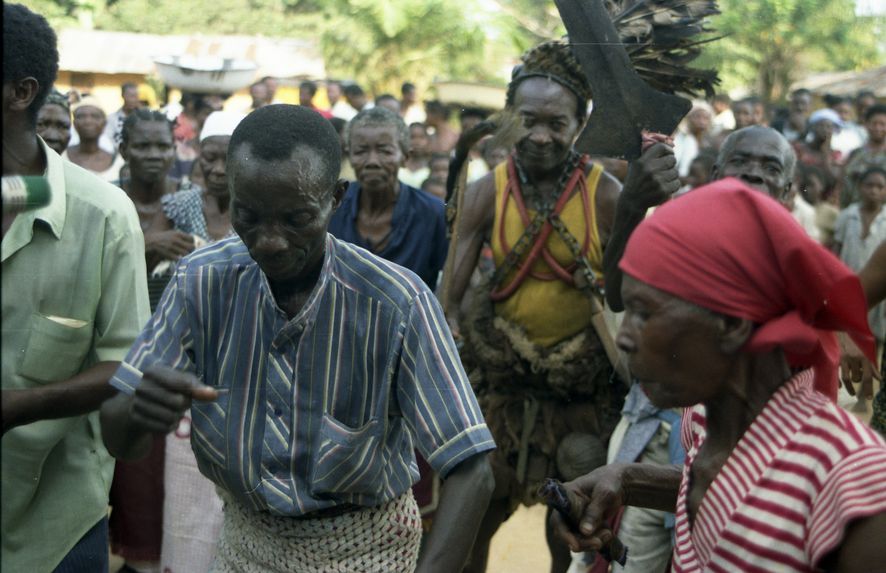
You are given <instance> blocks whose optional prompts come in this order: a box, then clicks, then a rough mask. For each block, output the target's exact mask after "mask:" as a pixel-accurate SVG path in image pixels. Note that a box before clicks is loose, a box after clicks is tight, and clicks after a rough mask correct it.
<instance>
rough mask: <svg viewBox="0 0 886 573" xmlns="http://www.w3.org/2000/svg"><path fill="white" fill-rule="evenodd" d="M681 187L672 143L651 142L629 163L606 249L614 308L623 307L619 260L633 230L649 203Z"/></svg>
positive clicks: (652, 204)
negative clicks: (650, 144)
mask: <svg viewBox="0 0 886 573" xmlns="http://www.w3.org/2000/svg"><path fill="white" fill-rule="evenodd" d="M678 189H680V176H679V174H678V173H677V159H676V158H675V157H674V150H673V148H671V147H670V146H668V145H666V144H664V143H657V144H655V145H652V146H651V147H649V148H648V149H647V150H646V151H644V152H643V155H641V156H640V158H639V159H637V160H636V161H634V162H633V163H631V164H630V167H629V168H628V176H627V178H626V179H625V184H624V188H623V189H622V191H621V194H620V196H619V198H618V202H617V204H616V206H615V213H614V216H613V223H612V232H611V233H610V234H609V240H608V241H607V242H606V243H605V244H604V250H603V272H604V274H605V277H606V302H608V303H609V307H610V308H611V309H612V310H613V311H615V312H620V311H622V310H624V304H622V301H621V278H622V275H621V270H620V269H619V268H618V263H619V261H620V260H621V256H622V254H623V253H624V250H625V247H626V246H627V244H628V239H630V238H631V233H633V232H634V229H636V228H637V225H639V224H640V222H641V221H642V220H643V218H644V217H645V216H646V211H647V210H648V209H649V208H650V207H655V206H656V205H661V204H662V203H664V202H665V201H667V200H668V199H669V198H670V197H671V195H673V194H674V193H675V192H676V191H677V190H678ZM601 236H602V234H601Z"/></svg>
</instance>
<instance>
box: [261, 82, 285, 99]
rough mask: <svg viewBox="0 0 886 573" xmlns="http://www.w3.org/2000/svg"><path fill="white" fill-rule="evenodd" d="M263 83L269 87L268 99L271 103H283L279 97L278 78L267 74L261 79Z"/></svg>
mask: <svg viewBox="0 0 886 573" xmlns="http://www.w3.org/2000/svg"><path fill="white" fill-rule="evenodd" d="M259 81H260V82H261V83H263V84H265V87H266V88H268V101H269V102H271V103H282V102H281V101H280V100H278V99H277V88H278V87H279V86H280V84H279V83H278V82H277V78H273V77H271V76H265V77H263V78H262V79H261V80H259Z"/></svg>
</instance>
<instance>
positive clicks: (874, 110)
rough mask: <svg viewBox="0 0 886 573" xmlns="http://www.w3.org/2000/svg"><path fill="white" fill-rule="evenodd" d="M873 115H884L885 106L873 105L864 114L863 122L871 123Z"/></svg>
mask: <svg viewBox="0 0 886 573" xmlns="http://www.w3.org/2000/svg"><path fill="white" fill-rule="evenodd" d="M875 115H886V105H883V104H882V103H878V104H874V105H872V106H871V107H869V108H868V110H867V111H866V112H864V120H865V121H871V120H872V119H873V118H874V116H875Z"/></svg>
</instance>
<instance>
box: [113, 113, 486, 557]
mask: <svg viewBox="0 0 886 573" xmlns="http://www.w3.org/2000/svg"><path fill="white" fill-rule="evenodd" d="M228 153H229V159H228V180H229V185H230V186H231V193H232V201H231V213H232V224H233V226H234V229H235V230H236V231H237V234H238V235H239V236H238V237H233V238H230V239H226V240H223V241H219V242H217V243H215V244H214V245H212V246H210V247H207V248H205V249H201V250H199V251H196V252H195V253H193V254H192V255H190V256H188V257H186V258H185V259H183V260H182V262H181V264H180V266H179V268H178V270H177V272H176V276H175V277H174V278H173V280H172V282H171V283H170V285H169V287H168V288H167V290H166V292H165V293H164V295H163V298H162V299H161V302H160V305H159V306H158V308H157V311H156V313H155V314H154V316H153V318H152V319H151V320H150V321H149V323H148V325H147V326H146V327H145V330H144V331H143V332H142V334H141V335H140V337H139V339H138V340H137V341H136V343H135V345H134V346H133V347H132V349H131V350H130V353H129V355H128V356H127V357H126V359H125V361H124V362H123V364H122V366H121V367H120V369H119V370H118V371H117V373H116V375H115V376H114V378H113V379H112V381H111V383H112V384H113V385H114V386H115V387H116V388H117V389H118V390H120V394H118V395H117V396H116V397H115V398H113V399H111V400H109V401H108V402H107V403H106V404H105V406H104V407H103V410H102V420H103V427H102V431H103V437H104V439H105V443H106V444H107V446H108V449H109V451H111V452H112V453H113V454H114V455H115V456H117V457H119V458H125V459H132V458H136V457H138V456H140V455H143V454H144V453H146V451H147V447H148V445H149V440H150V437H151V434H152V433H165V432H169V431H170V430H172V429H173V428H175V426H176V425H177V424H178V420H179V419H180V417H181V414H182V413H183V412H184V411H185V410H186V409H187V408H188V407H190V408H191V416H192V420H193V422H192V423H193V426H192V445H193V447H194V452H195V454H196V456H197V461H198V464H199V466H200V469H201V471H202V472H203V473H204V474H205V475H206V476H208V477H209V478H210V479H212V480H213V481H214V482H215V483H216V484H217V486H218V488H219V493H220V494H221V495H222V496H223V498H224V499H225V501H226V505H225V524H224V527H223V530H222V534H221V538H220V540H219V552H218V555H217V557H216V562H215V569H216V570H218V571H228V570H241V571H331V570H335V571H339V570H341V571H352V570H384V571H412V570H414V569H415V566H416V558H417V553H418V544H419V540H420V537H421V529H420V528H421V525H420V520H419V517H418V510H417V507H416V506H415V501H414V499H413V498H412V494H411V491H410V487H411V485H412V484H413V483H414V482H415V480H416V479H417V478H418V468H417V467H416V463H415V458H414V454H413V451H412V449H413V445H415V446H416V447H417V448H418V450H419V451H420V452H421V453H422V454H423V455H424V456H425V457H426V459H427V460H428V462H429V463H430V464H431V466H432V467H433V468H434V470H435V471H437V472H438V473H439V474H440V475H441V476H442V477H444V478H445V482H444V486H443V489H442V493H441V501H440V509H439V511H438V514H437V518H436V524H435V528H434V531H433V533H432V534H431V536H430V537H429V539H428V540H427V546H426V548H425V551H423V553H422V561H421V563H419V564H418V565H419V569H420V570H421V571H445V572H452V571H459V570H460V569H461V567H462V566H463V564H464V561H465V559H466V557H467V555H468V552H469V550H470V547H471V544H472V542H473V539H474V536H475V534H476V530H477V528H478V526H479V524H480V519H481V518H482V515H483V513H484V511H485V508H486V505H487V503H488V500H489V496H490V495H491V490H492V485H493V480H492V474H491V470H490V468H489V465H488V462H487V461H486V456H485V453H486V452H488V451H489V450H491V449H492V448H494V447H495V446H494V443H493V441H492V437H491V435H490V433H489V431H488V430H487V428H486V424H485V422H484V420H483V416H482V414H481V412H480V409H479V407H478V405H477V401H476V398H475V397H474V394H473V392H472V390H471V387H470V385H469V383H468V381H467V376H466V375H465V373H464V370H463V368H462V366H461V363H460V361H459V358H458V353H457V352H456V350H455V345H454V343H453V341H452V337H451V335H450V333H449V330H448V327H447V326H446V322H445V320H444V318H443V314H442V312H441V310H440V307H439V304H438V303H437V301H436V299H435V298H434V296H433V294H432V293H431V291H430V290H429V289H428V287H427V286H426V285H425V284H424V282H423V281H422V280H421V279H419V278H418V277H417V276H416V275H415V274H413V273H412V272H410V271H408V270H406V269H403V268H402V267H399V266H397V265H395V264H392V263H389V262H387V261H384V260H383V259H380V258H378V257H376V256H374V255H372V254H370V253H369V252H367V251H365V250H363V249H360V248H358V247H355V246H353V245H351V244H349V243H345V242H341V241H339V240H337V239H335V238H334V237H332V236H331V235H329V234H328V233H327V226H328V224H329V220H330V218H331V216H332V213H333V211H334V210H335V208H336V207H337V206H338V204H339V202H340V200H341V197H342V194H343V192H344V185H343V182H337V177H338V173H339V169H340V163H341V151H340V147H339V143H338V136H337V135H336V133H335V131H334V129H333V128H332V126H331V124H329V122H327V121H326V120H324V119H323V118H322V117H321V116H320V115H319V114H317V113H316V112H313V111H310V110H308V109H307V108H302V107H298V106H286V105H273V106H266V107H264V108H261V109H259V110H256V111H255V112H253V113H252V114H250V115H249V116H248V117H247V118H246V119H245V120H244V121H243V122H242V123H241V124H240V126H239V127H238V128H237V130H236V131H235V132H234V135H233V136H232V138H231V142H230V147H229V151H228ZM192 399H193V400H194V402H193V404H191V401H192ZM456 522H457V524H456Z"/></svg>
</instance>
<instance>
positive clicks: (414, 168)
mask: <svg viewBox="0 0 886 573" xmlns="http://www.w3.org/2000/svg"><path fill="white" fill-rule="evenodd" d="M430 143H431V139H430V137H429V136H428V128H427V126H426V125H425V124H423V123H413V124H410V126H409V156H408V157H407V158H406V163H405V164H404V165H403V167H401V168H400V174H399V176H398V177H399V178H400V181H402V182H403V183H406V184H407V185H410V186H412V187H416V188H418V187H422V185H423V184H424V182H425V180H427V179H428V177H429V176H430V174H431V168H430V166H429V162H430V159H431V156H430V151H429V147H430Z"/></svg>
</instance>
